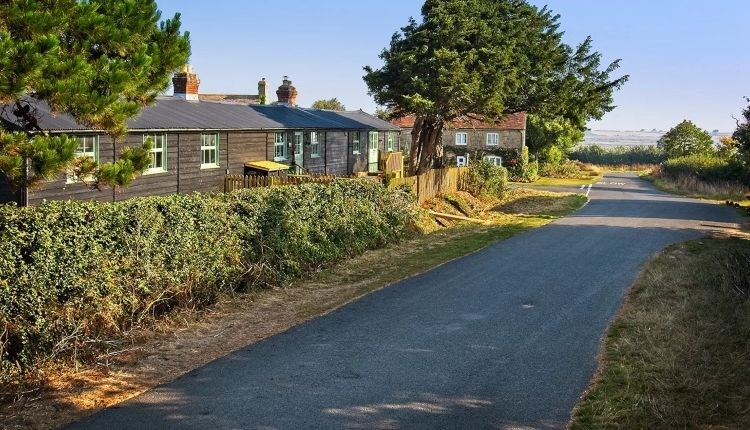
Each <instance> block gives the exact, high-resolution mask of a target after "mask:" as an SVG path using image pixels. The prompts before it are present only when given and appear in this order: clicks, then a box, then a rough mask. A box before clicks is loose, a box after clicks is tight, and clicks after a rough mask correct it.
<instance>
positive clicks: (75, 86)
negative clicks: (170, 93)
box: [0, 0, 190, 187]
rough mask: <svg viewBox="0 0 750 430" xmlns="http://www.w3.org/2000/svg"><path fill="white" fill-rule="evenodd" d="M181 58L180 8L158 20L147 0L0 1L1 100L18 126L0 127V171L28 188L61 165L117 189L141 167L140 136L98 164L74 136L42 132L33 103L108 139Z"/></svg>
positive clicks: (144, 157) (185, 50) (144, 159)
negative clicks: (136, 144) (79, 153)
mask: <svg viewBox="0 0 750 430" xmlns="http://www.w3.org/2000/svg"><path fill="white" fill-rule="evenodd" d="M189 55H190V41H189V34H188V33H187V32H184V33H181V32H180V15H179V14H176V15H175V16H174V17H173V18H172V19H167V20H165V21H161V12H160V11H159V10H158V9H157V6H156V3H155V2H154V0H89V1H86V2H81V1H77V0H24V1H12V2H2V3H0V103H2V104H3V105H5V109H6V112H7V111H8V110H10V111H11V112H12V114H13V115H15V116H16V117H17V118H18V122H19V123H20V124H21V128H22V130H20V131H17V130H13V129H12V128H11V127H10V126H7V125H5V126H3V128H2V129H0V173H2V174H4V176H6V178H7V179H8V180H9V181H10V182H11V183H12V184H13V185H15V186H18V187H32V186H34V185H37V184H38V183H39V182H40V181H42V180H44V179H46V178H49V177H51V176H54V175H55V174H58V173H60V172H61V171H65V170H72V171H73V172H74V173H75V174H76V175H77V176H79V177H89V176H90V177H92V178H94V179H93V181H92V185H95V186H102V185H106V186H126V185H128V184H129V183H130V182H131V181H132V180H133V179H134V177H135V176H136V175H137V174H139V173H141V172H142V171H143V170H144V169H145V168H146V167H147V166H148V150H149V143H147V144H146V145H144V147H142V148H131V149H128V150H125V151H123V152H122V153H121V154H120V157H119V160H117V161H116V162H114V163H107V164H103V165H97V164H96V163H93V162H92V160H90V159H88V160H87V159H76V157H75V151H76V148H77V145H78V144H77V142H76V141H75V140H74V139H71V138H68V137H65V136H49V135H47V134H45V133H44V132H43V130H41V129H40V128H39V126H38V119H39V118H38V117H37V115H36V112H35V110H34V109H33V106H34V104H35V103H37V102H45V103H47V104H48V105H49V106H50V108H51V109H52V110H53V111H54V112H67V113H69V114H71V115H72V116H73V117H74V118H75V119H76V120H77V121H78V122H79V123H81V124H83V125H85V126H87V127H89V128H92V129H97V130H104V131H106V132H107V133H108V134H110V135H111V136H112V137H113V138H120V137H122V136H123V135H124V134H125V132H126V121H127V120H128V118H130V117H132V116H134V115H135V114H137V113H138V112H139V110H140V109H142V108H143V107H144V106H146V105H148V104H149V103H152V102H153V101H154V100H155V98H156V96H157V95H158V94H159V93H160V92H162V91H164V90H165V89H166V88H167V87H168V85H169V77H170V75H171V73H172V72H174V71H175V70H177V68H178V67H180V66H181V65H183V64H184V63H185V62H186V61H187V59H188V57H189Z"/></svg>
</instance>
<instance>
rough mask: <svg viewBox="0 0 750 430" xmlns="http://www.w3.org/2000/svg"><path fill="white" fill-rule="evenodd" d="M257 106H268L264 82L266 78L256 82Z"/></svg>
mask: <svg viewBox="0 0 750 430" xmlns="http://www.w3.org/2000/svg"><path fill="white" fill-rule="evenodd" d="M258 104H261V105H267V104H268V83H267V82H266V78H263V79H261V80H260V81H259V82H258Z"/></svg>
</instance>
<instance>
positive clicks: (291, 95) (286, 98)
mask: <svg viewBox="0 0 750 430" xmlns="http://www.w3.org/2000/svg"><path fill="white" fill-rule="evenodd" d="M297 94H298V92H297V89H296V88H294V85H292V81H290V80H289V76H284V79H283V82H282V83H281V86H280V87H279V89H278V90H276V96H277V97H278V99H279V104H280V105H287V106H297Z"/></svg>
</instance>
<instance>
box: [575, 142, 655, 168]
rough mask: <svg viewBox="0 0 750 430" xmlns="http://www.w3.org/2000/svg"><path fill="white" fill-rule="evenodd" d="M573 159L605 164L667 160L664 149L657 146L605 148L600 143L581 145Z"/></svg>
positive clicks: (576, 149)
mask: <svg viewBox="0 0 750 430" xmlns="http://www.w3.org/2000/svg"><path fill="white" fill-rule="evenodd" d="M570 159H571V160H578V161H581V162H583V163H591V164H605V165H633V164H659V163H661V162H663V161H664V160H666V156H665V155H664V151H662V150H661V149H659V148H657V147H656V146H647V145H637V146H615V147H611V148H605V147H602V146H598V145H581V146H578V147H576V148H575V149H574V150H573V151H572V152H571V153H570Z"/></svg>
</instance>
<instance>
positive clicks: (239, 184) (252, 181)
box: [224, 175, 346, 192]
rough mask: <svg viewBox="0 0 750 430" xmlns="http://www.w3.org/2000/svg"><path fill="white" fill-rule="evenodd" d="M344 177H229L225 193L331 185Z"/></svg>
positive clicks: (226, 178) (225, 182) (225, 184)
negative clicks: (285, 186) (295, 186)
mask: <svg viewBox="0 0 750 430" xmlns="http://www.w3.org/2000/svg"><path fill="white" fill-rule="evenodd" d="M345 178H346V177H344V176H330V175H281V176H242V175H227V176H225V177H224V192H230V191H235V190H241V189H244V188H257V187H275V186H282V185H299V184H309V183H315V184H330V183H331V182H333V181H334V180H335V179H345Z"/></svg>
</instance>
